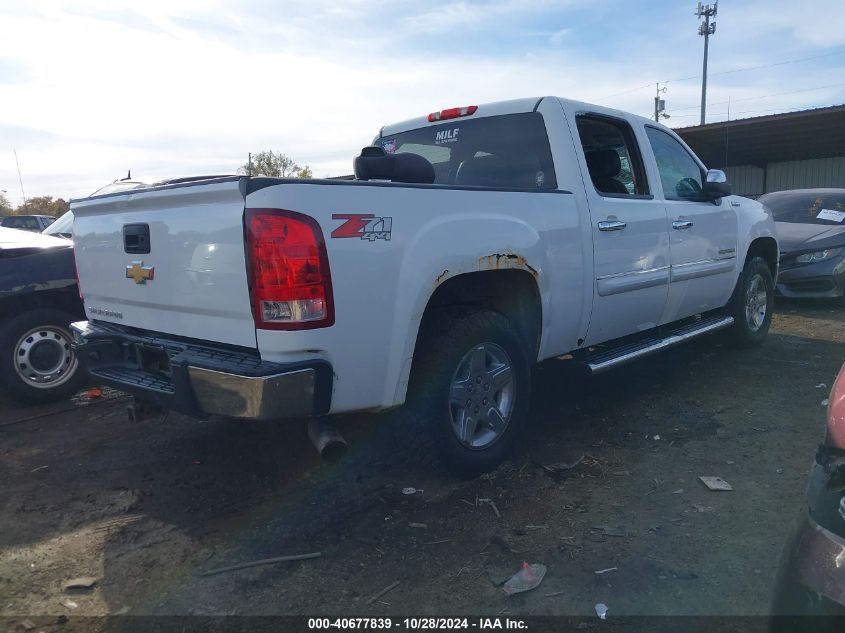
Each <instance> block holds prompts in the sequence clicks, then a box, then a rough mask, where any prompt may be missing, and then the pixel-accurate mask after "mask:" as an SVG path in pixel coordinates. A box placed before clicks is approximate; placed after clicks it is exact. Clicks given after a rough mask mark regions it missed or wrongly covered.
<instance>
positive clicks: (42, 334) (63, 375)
mask: <svg viewBox="0 0 845 633" xmlns="http://www.w3.org/2000/svg"><path fill="white" fill-rule="evenodd" d="M77 320H78V318H77V317H75V316H74V315H72V314H70V313H68V312H64V311H62V310H53V309H51V308H39V309H35V310H29V311H27V312H24V313H22V314H19V315H17V316H15V317H14V318H12V319H10V320H9V321H7V322H6V323H4V324H3V326H2V332H0V382H2V385H3V387H4V388H5V389H6V391H8V393H10V394H11V395H12V396H13V397H15V398H17V399H18V400H21V401H24V402H33V403H36V402H52V401H54V400H61V399H63V398H67V397H69V396H72V395H73V394H75V393H76V392H77V391H79V389H80V388H81V387H82V385H83V381H84V375H83V372H81V371H79V363H78V362H77V361H76V357H75V356H74V355H73V351H72V350H70V349H69V346H70V342H71V341H72V337H71V334H70V331H69V330H68V325H69V324H70V323H71V322H73V321H77ZM28 334H29V336H27V335H28ZM30 352H31V353H32V356H31V361H30V362H31V365H27V364H26V363H25V362H23V363H22V362H20V360H21V359H22V358H25V359H27V360H30V356H28V353H30ZM66 352H69V360H68V356H66V355H65V353H66ZM52 367H55V368H56V370H55V371H48V370H49V369H50V368H52ZM27 376H29V377H27Z"/></svg>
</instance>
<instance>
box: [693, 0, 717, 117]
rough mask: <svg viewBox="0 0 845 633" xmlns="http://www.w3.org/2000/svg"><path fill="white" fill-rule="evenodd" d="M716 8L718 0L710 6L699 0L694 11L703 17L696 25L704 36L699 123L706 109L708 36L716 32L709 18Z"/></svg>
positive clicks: (714, 15) (714, 13) (712, 16)
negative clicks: (702, 20)
mask: <svg viewBox="0 0 845 633" xmlns="http://www.w3.org/2000/svg"><path fill="white" fill-rule="evenodd" d="M718 8H719V0H716V2H714V3H713V5H712V6H711V5H709V4H701V3H700V2H699V3H698V8H697V9H696V11H695V14H696V15H697V16H698V18H699V19H701V18H704V22H701V23H700V24H699V25H698V34H699V35H703V36H704V68H703V70H702V72H701V125H704V115H705V111H706V109H707V48H708V44H709V43H710V36H711V35H713V33H715V32H716V22H715V21H713V22H711V21H710V18H714V17H716V11H717V10H718Z"/></svg>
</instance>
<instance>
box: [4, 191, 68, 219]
mask: <svg viewBox="0 0 845 633" xmlns="http://www.w3.org/2000/svg"><path fill="white" fill-rule="evenodd" d="M68 209H70V202H68V201H67V200H65V199H64V198H56V199H53V196H36V197H34V198H27V199H26V204H22V205H20V206H19V207H18V208H17V209H15V210H14V212H13V213H12V214H13V215H52V216H54V217H59V216H60V215H62V214H63V213H64V212H65V211H67V210H68ZM12 214H10V215H12Z"/></svg>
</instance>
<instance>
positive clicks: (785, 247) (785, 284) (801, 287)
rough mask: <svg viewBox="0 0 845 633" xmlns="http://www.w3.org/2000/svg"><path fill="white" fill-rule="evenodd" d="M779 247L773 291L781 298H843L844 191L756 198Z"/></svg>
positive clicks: (806, 191) (800, 191)
mask: <svg viewBox="0 0 845 633" xmlns="http://www.w3.org/2000/svg"><path fill="white" fill-rule="evenodd" d="M760 202H762V203H763V204H765V205H766V206H767V207H768V208H769V209H771V211H772V214H773V215H774V218H775V222H776V223H777V232H778V241H779V242H780V273H779V274H778V280H777V291H778V293H779V294H781V295H783V296H785V297H795V298H799V297H805V298H816V299H823V298H834V297H842V296H845V189H796V190H794V191H778V192H775V193H767V194H765V195H764V196H761V197H760Z"/></svg>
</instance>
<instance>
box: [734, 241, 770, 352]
mask: <svg viewBox="0 0 845 633" xmlns="http://www.w3.org/2000/svg"><path fill="white" fill-rule="evenodd" d="M773 309H774V281H773V280H772V272H771V270H769V265H768V264H767V263H766V261H765V260H764V259H763V258H762V257H752V258H751V259H749V260H748V261H747V262H746V263H745V267H744V268H743V269H742V274H741V275H740V277H739V280H738V281H737V288H736V290H734V295H733V297H732V298H731V303H730V304H729V314H730V315H731V316H733V318H734V324H733V329H732V335H733V339H734V341H735V342H736V343H737V344H739V345H744V346H754V345H760V344H761V343H762V342H763V341H764V340H765V339H766V335H767V334H768V333H769V326H770V325H771V323H772V311H773Z"/></svg>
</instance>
